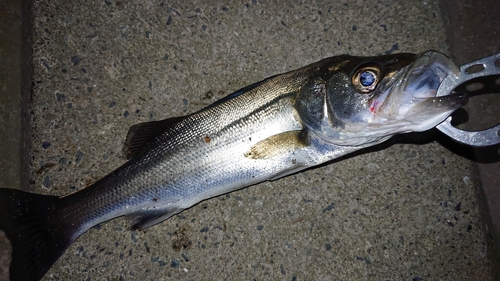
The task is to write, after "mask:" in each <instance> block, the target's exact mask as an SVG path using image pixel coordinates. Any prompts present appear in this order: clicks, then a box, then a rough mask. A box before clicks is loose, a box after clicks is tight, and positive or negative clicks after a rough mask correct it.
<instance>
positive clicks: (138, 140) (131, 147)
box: [123, 116, 186, 159]
mask: <svg viewBox="0 0 500 281" xmlns="http://www.w3.org/2000/svg"><path fill="white" fill-rule="evenodd" d="M184 118H186V116H181V117H172V118H168V119H165V120H161V121H151V122H144V123H139V124H136V125H134V126H132V127H130V129H129V130H128V133H127V138H126V139H125V145H124V146H123V154H124V155H125V157H126V158H127V159H132V158H134V157H135V156H136V155H137V154H138V153H139V152H140V151H142V149H143V148H144V147H146V146H147V144H148V143H150V142H151V141H152V140H153V139H154V138H156V137H157V136H159V135H161V134H162V133H163V132H165V130H166V129H168V128H170V127H172V126H173V125H175V124H177V123H179V122H180V121H182V120H184Z"/></svg>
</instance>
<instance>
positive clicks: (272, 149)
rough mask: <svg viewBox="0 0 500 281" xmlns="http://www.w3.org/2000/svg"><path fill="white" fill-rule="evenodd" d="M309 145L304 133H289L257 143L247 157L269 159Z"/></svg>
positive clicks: (247, 153)
mask: <svg viewBox="0 0 500 281" xmlns="http://www.w3.org/2000/svg"><path fill="white" fill-rule="evenodd" d="M308 145H309V141H308V139H307V136H306V134H305V132H304V131H289V132H284V133H281V134H277V135H274V136H271V137H269V138H267V139H264V140H262V141H260V142H258V143H256V144H255V145H254V146H252V148H250V150H249V151H247V152H246V153H245V157H247V158H250V159H268V158H272V157H274V156H277V155H282V154H285V153H292V152H294V151H296V150H298V149H301V148H304V147H306V146H308Z"/></svg>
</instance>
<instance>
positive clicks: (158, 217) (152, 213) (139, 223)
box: [130, 208, 184, 230]
mask: <svg viewBox="0 0 500 281" xmlns="http://www.w3.org/2000/svg"><path fill="white" fill-rule="evenodd" d="M182 210H184V209H183V208H167V209H156V210H145V211H141V212H139V213H135V214H133V215H131V216H130V218H131V219H132V227H131V229H137V230H143V229H146V228H148V227H150V226H153V225H155V224H157V223H160V222H162V221H164V220H166V219H168V218H170V217H171V216H173V215H175V214H177V213H179V212H181V211H182Z"/></svg>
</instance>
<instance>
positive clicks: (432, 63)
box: [371, 51, 468, 132]
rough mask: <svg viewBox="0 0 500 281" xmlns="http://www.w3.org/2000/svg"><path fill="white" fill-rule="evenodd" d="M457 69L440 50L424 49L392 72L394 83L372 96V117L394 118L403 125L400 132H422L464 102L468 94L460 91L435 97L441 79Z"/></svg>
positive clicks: (456, 74) (385, 120) (391, 119)
mask: <svg viewBox="0 0 500 281" xmlns="http://www.w3.org/2000/svg"><path fill="white" fill-rule="evenodd" d="M459 73H460V72H459V68H458V66H457V65H455V64H454V63H453V62H452V61H451V59H450V58H449V57H447V56H445V55H444V54H442V53H439V52H436V51H427V52H425V53H422V54H420V55H419V56H418V57H417V58H416V59H415V60H414V61H413V62H412V63H411V64H409V65H408V66H407V67H406V69H405V70H403V71H400V72H399V73H398V74H396V75H395V77H394V80H393V81H396V82H394V84H393V85H391V86H389V87H388V89H387V90H386V91H385V92H383V94H382V95H380V96H379V97H377V98H375V99H373V100H372V104H371V109H372V112H373V113H374V114H375V116H376V118H375V119H377V120H378V121H379V122H383V123H386V122H389V123H392V122H394V121H396V122H397V123H399V124H400V125H403V124H404V128H399V129H400V130H399V131H400V132H405V131H406V132H409V131H412V132H421V131H425V130H428V129H430V128H432V127H435V126H436V125H438V124H439V123H441V122H442V121H444V120H445V119H446V118H447V117H448V116H449V115H450V114H451V113H452V112H453V111H455V110H456V109H458V108H460V107H461V106H463V105H464V104H465V103H467V100H468V99H467V96H466V95H465V94H463V93H449V94H448V95H445V96H439V97H436V93H437V90H438V88H439V86H440V85H441V83H442V81H443V80H444V79H445V78H446V77H447V76H448V75H454V76H458V75H459ZM397 76H400V77H397ZM380 119H383V120H380ZM374 121H375V120H374ZM398 127H399V126H398Z"/></svg>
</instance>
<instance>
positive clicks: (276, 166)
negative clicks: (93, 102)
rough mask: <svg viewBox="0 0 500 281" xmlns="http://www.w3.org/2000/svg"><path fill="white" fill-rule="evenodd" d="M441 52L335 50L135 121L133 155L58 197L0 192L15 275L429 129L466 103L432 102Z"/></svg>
mask: <svg viewBox="0 0 500 281" xmlns="http://www.w3.org/2000/svg"><path fill="white" fill-rule="evenodd" d="M457 73H458V67H457V66H456V65H455V64H454V63H453V62H451V60H450V59H449V58H448V57H446V56H445V55H443V54H441V53H438V52H434V51H428V52H425V53H422V54H420V55H416V54H393V55H386V56H379V57H355V56H347V55H342V56H336V57H330V58H326V59H324V60H321V61H319V62H316V63H313V64H311V65H308V66H305V67H303V68H300V69H298V70H295V71H291V72H288V73H284V74H280V75H276V76H273V77H270V78H267V79H265V80H263V81H261V82H258V83H255V84H253V85H250V86H248V87H245V88H243V89H241V90H239V91H236V92H235V93H233V94H230V95H229V96H227V97H225V98H223V99H221V100H219V101H217V102H215V103H214V104H212V105H210V106H208V107H206V108H203V109H201V110H200V111H198V112H196V113H193V114H190V115H188V116H183V117H176V118H171V119H166V120H163V121H155V122H149V123H142V124H138V125H135V126H133V127H131V128H130V130H129V133H128V136H127V139H126V142H125V143H126V146H125V149H124V150H125V152H126V154H127V156H128V159H129V160H128V161H127V162H126V163H124V164H123V165H122V166H121V167H119V168H118V169H116V170H115V171H113V172H111V173H110V174H109V175H107V176H105V177H104V178H102V179H100V180H99V181H97V182H95V183H94V184H92V185H90V186H88V187H86V188H84V189H82V190H79V191H77V192H74V193H72V194H69V195H65V196H61V197H58V196H48V195H39V194H33V193H28V192H24V191H21V190H14V189H5V188H2V189H0V229H1V230H3V231H5V233H6V235H7V237H8V238H9V240H10V242H11V244H12V248H13V254H12V262H11V265H10V278H11V280H23V281H26V280H28V281H29V280H38V279H40V278H42V277H43V275H44V274H45V273H46V272H47V271H48V270H49V268H50V267H51V266H52V265H53V264H54V263H55V262H56V260H57V259H58V258H59V257H60V256H61V255H62V254H63V252H64V251H65V249H66V248H67V247H68V246H69V245H70V244H71V243H72V242H73V241H74V240H75V239H77V238H78V237H79V236H80V235H82V234H84V233H85V232H86V231H87V230H89V229H90V228H91V227H93V226H95V225H97V224H99V223H102V222H105V221H108V220H110V219H113V218H117V217H120V216H126V217H129V218H131V219H132V224H131V227H132V228H133V229H145V228H147V227H150V226H152V225H155V224H157V223H159V222H161V221H163V220H165V219H167V218H169V217H171V216H172V215H174V214H177V213H179V212H181V211H182V210H184V209H186V208H189V207H191V206H193V205H195V204H197V203H199V202H200V201H202V200H205V199H208V198H211V197H214V196H217V195H221V194H224V193H228V192H231V191H234V190H237V189H240V188H243V187H246V186H250V185H253V184H256V183H259V182H262V181H267V180H274V179H278V178H280V177H284V176H286V175H289V174H292V173H295V172H298V171H300V170H303V169H307V168H310V167H312V166H316V165H318V164H321V163H325V162H327V161H330V160H332V159H335V158H338V157H340V156H343V155H346V154H348V153H352V152H354V151H357V150H359V149H362V148H365V147H369V146H373V145H376V144H379V143H381V142H384V141H385V140H387V139H389V138H390V137H391V136H393V135H395V134H401V133H408V132H421V131H425V130H428V129H430V128H433V127H435V126H436V125H438V124H439V123H440V122H442V121H443V120H445V119H446V118H447V117H448V116H449V115H450V114H451V113H452V112H453V111H454V110H456V109H457V108H459V107H461V106H462V105H463V104H465V103H466V101H467V97H466V96H465V95H464V94H460V93H454V94H449V95H446V96H440V97H436V90H437V88H438V87H439V85H440V83H441V81H443V79H444V78H445V77H446V76H448V75H457Z"/></svg>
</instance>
